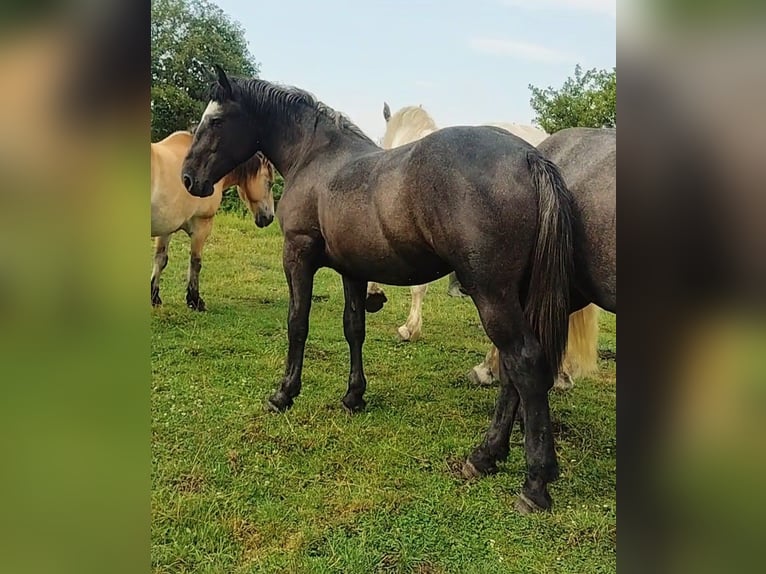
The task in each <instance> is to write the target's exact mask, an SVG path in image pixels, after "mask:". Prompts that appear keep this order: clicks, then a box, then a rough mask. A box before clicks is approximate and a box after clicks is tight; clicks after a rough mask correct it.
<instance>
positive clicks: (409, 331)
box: [398, 283, 428, 342]
mask: <svg viewBox="0 0 766 574" xmlns="http://www.w3.org/2000/svg"><path fill="white" fill-rule="evenodd" d="M410 291H411V293H412V303H410V315H409V317H407V322H406V323H405V324H404V325H402V326H401V327H399V330H398V332H399V337H400V338H401V339H402V341H412V342H415V341H417V340H418V339H420V334H421V332H422V329H423V299H424V298H425V296H426V292H427V291H428V284H427V283H426V284H425V285H413V286H412V287H411V288H410Z"/></svg>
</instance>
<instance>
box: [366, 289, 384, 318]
mask: <svg viewBox="0 0 766 574" xmlns="http://www.w3.org/2000/svg"><path fill="white" fill-rule="evenodd" d="M386 301H388V297H386V294H385V293H383V292H382V291H381V292H380V293H368V294H367V299H365V301H364V308H365V309H366V310H367V312H368V313H377V312H378V311H380V310H381V309H382V308H383V304H384V303H385V302H386Z"/></svg>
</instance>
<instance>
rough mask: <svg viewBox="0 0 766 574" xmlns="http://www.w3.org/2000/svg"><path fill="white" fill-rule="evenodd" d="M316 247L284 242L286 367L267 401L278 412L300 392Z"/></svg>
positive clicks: (308, 243)
mask: <svg viewBox="0 0 766 574" xmlns="http://www.w3.org/2000/svg"><path fill="white" fill-rule="evenodd" d="M314 247H315V245H314V244H313V243H312V242H311V240H310V239H308V238H297V239H292V240H289V241H288V240H285V244H284V249H283V252H282V264H283V266H284V270H285V277H286V278H287V287H288V289H289V291H290V304H289V311H288V316H287V338H288V341H289V343H288V350H287V364H286V366H285V375H284V377H283V378H282V382H281V383H280V386H279V389H277V391H276V392H275V393H274V394H273V395H272V396H271V397H270V398H269V400H268V407H269V408H270V409H271V410H274V411H277V412H281V411H284V410H286V409H289V408H290V407H291V406H292V405H293V399H294V398H295V397H297V396H298V395H299V394H300V392H301V374H302V372H303V353H304V351H305V349H306V339H307V338H308V334H309V312H310V311H311V294H312V292H313V290H314V274H315V273H316V271H317V268H318V266H317V264H316V260H315V251H316V250H315V248H314Z"/></svg>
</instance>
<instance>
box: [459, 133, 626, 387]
mask: <svg viewBox="0 0 766 574" xmlns="http://www.w3.org/2000/svg"><path fill="white" fill-rule="evenodd" d="M537 149H539V150H540V151H541V152H542V153H544V154H545V155H546V157H548V158H549V159H551V160H552V161H554V162H555V163H556V165H557V166H558V167H559V169H560V170H561V174H562V175H563V176H564V179H565V180H566V183H567V186H568V188H569V190H570V191H571V192H572V197H573V199H574V206H573V207H574V213H575V217H574V219H573V222H572V223H573V231H574V257H575V272H574V285H575V291H574V293H573V295H572V309H573V310H574V309H577V308H581V307H584V306H585V305H587V304H588V303H595V304H596V305H598V306H599V307H601V308H603V309H606V310H607V311H611V312H612V313H616V312H617V240H616V239H617V238H616V207H617V206H616V203H617V202H616V195H617V181H616V177H617V132H616V130H614V129H593V128H570V129H565V130H561V131H558V132H556V133H555V134H553V135H552V136H549V137H548V138H547V139H545V140H544V141H543V142H541V143H540V144H538V146H537ZM571 336H572V332H570V337H571ZM574 336H575V337H577V336H578V334H577V333H576V332H575V334H574ZM580 336H582V335H580ZM498 372H499V360H498V353H497V349H496V348H495V347H493V348H492V349H490V351H489V353H487V357H486V359H485V360H484V362H483V363H482V364H480V365H477V366H476V367H474V368H473V371H472V378H473V379H474V380H480V381H483V380H486V379H488V378H489V379H490V380H491V378H492V377H497V376H498Z"/></svg>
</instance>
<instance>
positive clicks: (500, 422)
mask: <svg viewBox="0 0 766 574" xmlns="http://www.w3.org/2000/svg"><path fill="white" fill-rule="evenodd" d="M518 408H519V393H518V392H517V391H516V387H514V386H513V383H512V382H511V380H510V377H509V376H508V373H507V372H506V369H505V368H504V366H503V364H502V362H501V364H500V392H499V393H498V395H497V402H496V403H495V414H494V416H493V417H492V422H491V423H490V425H489V429H488V430H487V434H486V435H485V436H484V441H483V442H482V443H481V444H480V445H479V446H478V447H476V448H475V449H474V451H473V452H472V453H471V455H470V456H469V457H468V460H467V461H466V462H465V464H464V466H463V475H464V476H465V477H466V478H471V477H474V476H481V475H485V474H493V473H495V472H497V462H498V461H503V460H505V459H506V458H508V451H509V449H510V446H509V445H510V438H511V429H512V428H513V421H514V419H515V418H516V410H517V409H518Z"/></svg>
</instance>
